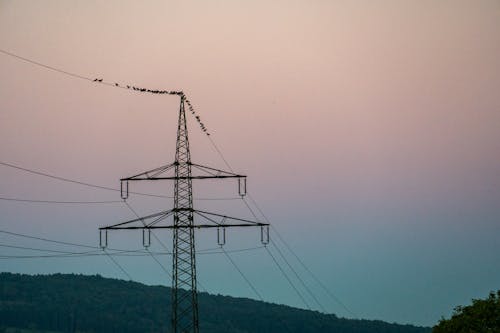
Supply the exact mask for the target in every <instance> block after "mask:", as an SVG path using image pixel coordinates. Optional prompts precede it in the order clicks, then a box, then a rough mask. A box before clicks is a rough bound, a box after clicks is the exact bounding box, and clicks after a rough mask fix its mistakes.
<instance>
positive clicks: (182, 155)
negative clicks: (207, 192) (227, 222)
mask: <svg viewBox="0 0 500 333" xmlns="http://www.w3.org/2000/svg"><path fill="white" fill-rule="evenodd" d="M174 164H175V180H174V227H177V228H174V230H173V233H174V235H173V246H172V249H173V257H172V275H173V276H172V326H173V328H174V332H179V333H184V332H194V333H198V300H197V293H196V260H195V259H196V258H195V248H194V244H195V243H194V230H193V228H192V226H193V181H192V178H191V176H192V173H191V153H190V151H189V139H188V131H187V123H186V112H185V109H184V96H182V97H181V105H180V111H179V121H178V126H177V144H176V150H175V162H174Z"/></svg>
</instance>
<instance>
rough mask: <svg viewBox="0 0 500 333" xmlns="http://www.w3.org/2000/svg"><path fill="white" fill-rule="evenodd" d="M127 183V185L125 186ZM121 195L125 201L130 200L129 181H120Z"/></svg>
mask: <svg viewBox="0 0 500 333" xmlns="http://www.w3.org/2000/svg"><path fill="white" fill-rule="evenodd" d="M123 183H125V185H123ZM120 195H121V197H122V199H123V200H127V199H128V180H127V181H123V180H122V181H120Z"/></svg>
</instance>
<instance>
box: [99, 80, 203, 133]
mask: <svg viewBox="0 0 500 333" xmlns="http://www.w3.org/2000/svg"><path fill="white" fill-rule="evenodd" d="M93 82H97V83H106V82H103V79H98V78H96V79H94V80H93ZM110 85H112V84H110ZM114 86H115V87H119V88H124V89H131V90H134V91H138V92H145V93H150V94H160V95H162V94H165V95H178V96H181V98H182V99H183V100H184V101H185V102H186V104H187V105H188V108H189V111H190V112H191V113H192V114H193V115H194V118H195V119H196V121H197V122H198V124H199V125H200V128H201V130H202V131H203V132H204V133H205V134H206V135H208V136H210V133H209V132H208V130H207V128H206V127H205V125H204V124H203V123H202V122H201V119H200V116H198V115H197V114H196V111H195V110H194V107H193V105H192V104H191V102H190V101H189V99H187V97H186V95H185V94H184V92H183V91H176V90H152V89H147V88H140V87H136V86H131V85H121V84H119V83H116V82H115V84H114Z"/></svg>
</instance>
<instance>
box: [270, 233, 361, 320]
mask: <svg viewBox="0 0 500 333" xmlns="http://www.w3.org/2000/svg"><path fill="white" fill-rule="evenodd" d="M272 229H273V231H274V232H275V233H276V235H278V238H279V239H280V240H281V242H282V243H283V244H284V245H285V246H286V248H287V249H288V251H289V252H290V253H291V254H292V255H293V256H294V257H295V259H297V261H298V262H299V263H300V264H301V266H302V267H303V268H304V269H305V270H306V271H307V272H308V273H309V275H311V277H312V278H313V279H314V280H315V281H316V283H317V284H318V285H319V286H320V287H321V288H322V289H323V290H324V291H325V292H326V293H327V294H328V296H330V297H331V298H332V299H333V300H334V301H335V302H336V303H337V304H339V305H340V306H341V307H342V308H343V309H344V310H345V311H346V312H347V313H349V314H350V315H352V316H353V317H354V318H359V316H358V315H357V314H356V313H355V312H354V311H352V310H351V309H349V308H348V307H347V306H346V305H345V304H344V303H343V302H342V301H341V300H340V299H339V298H338V297H337V296H335V294H334V293H333V292H332V291H331V290H330V289H329V288H328V287H326V286H325V284H324V283H323V282H321V280H320V279H319V278H318V277H317V276H316V274H314V273H313V272H312V271H311V270H310V269H309V267H307V265H306V264H305V263H304V262H303V261H302V259H300V257H299V256H298V255H297V254H296V253H295V251H293V249H292V248H291V247H290V246H289V245H288V243H287V242H286V241H285V239H284V238H283V237H282V236H281V235H280V234H279V232H278V230H276V228H274V227H272Z"/></svg>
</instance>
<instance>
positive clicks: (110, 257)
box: [102, 248, 133, 281]
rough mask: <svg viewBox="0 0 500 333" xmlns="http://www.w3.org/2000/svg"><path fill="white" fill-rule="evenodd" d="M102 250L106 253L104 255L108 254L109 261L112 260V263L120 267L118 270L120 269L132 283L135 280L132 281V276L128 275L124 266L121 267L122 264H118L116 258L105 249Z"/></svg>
mask: <svg viewBox="0 0 500 333" xmlns="http://www.w3.org/2000/svg"><path fill="white" fill-rule="evenodd" d="M102 250H103V251H104V253H106V254H107V256H108V258H109V259H110V260H111V261H112V262H113V263H114V264H115V265H116V267H118V268H119V269H120V270H121V271H122V272H123V274H125V275H126V276H127V277H128V279H129V280H130V281H132V280H133V279H132V277H131V276H130V274H129V273H127V271H126V270H125V269H124V268H123V267H122V265H120V264H119V263H118V261H116V259H115V258H113V256H111V255H110V254H109V253H108V251H106V249H104V248H103V249H102Z"/></svg>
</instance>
